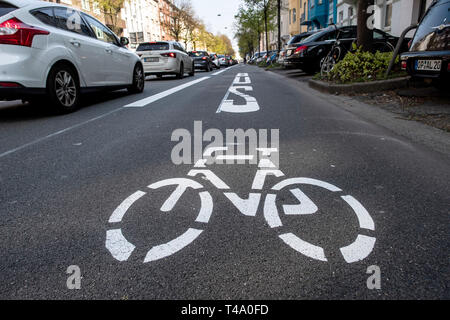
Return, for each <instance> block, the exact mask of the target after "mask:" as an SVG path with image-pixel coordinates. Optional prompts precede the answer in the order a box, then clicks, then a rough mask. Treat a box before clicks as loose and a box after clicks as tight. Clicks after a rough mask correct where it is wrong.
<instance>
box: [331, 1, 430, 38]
mask: <svg viewBox="0 0 450 320" xmlns="http://www.w3.org/2000/svg"><path fill="white" fill-rule="evenodd" d="M330 1H331V0H330ZM357 3H358V2H357V0H338V1H337V4H336V7H335V12H336V13H337V19H336V24H337V25H342V26H350V25H356V24H357V23H358V21H357V10H358V5H357ZM431 3H432V0H375V1H374V7H373V17H374V27H375V28H377V29H380V30H383V31H385V32H388V33H390V34H392V35H394V36H400V34H401V33H402V32H403V30H405V29H406V28H407V27H408V26H410V25H411V24H414V23H417V22H419V19H420V18H421V17H422V15H423V14H424V13H425V11H426V9H427V8H428V7H429V6H430V4H431ZM330 7H331V4H330ZM413 32H414V31H411V32H410V34H408V35H409V36H411V35H412V34H413Z"/></svg>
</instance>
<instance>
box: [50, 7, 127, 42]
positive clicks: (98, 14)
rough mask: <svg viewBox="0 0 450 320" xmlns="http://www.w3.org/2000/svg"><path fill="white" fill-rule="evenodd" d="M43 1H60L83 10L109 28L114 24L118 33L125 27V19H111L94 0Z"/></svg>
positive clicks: (120, 33)
mask: <svg viewBox="0 0 450 320" xmlns="http://www.w3.org/2000/svg"><path fill="white" fill-rule="evenodd" d="M44 1H47V2H53V3H61V4H64V5H67V6H70V7H73V8H76V9H78V10H81V11H83V12H86V13H88V14H90V15H91V16H94V17H95V18H96V19H98V20H99V21H100V22H102V23H103V24H105V25H107V26H108V27H110V28H111V26H112V25H114V26H116V27H117V29H115V31H116V32H117V33H119V35H122V32H123V30H124V28H125V21H124V20H123V19H115V21H112V19H111V17H109V16H108V15H107V14H105V13H104V12H102V10H101V9H100V7H99V5H98V2H97V1H95V0H44Z"/></svg>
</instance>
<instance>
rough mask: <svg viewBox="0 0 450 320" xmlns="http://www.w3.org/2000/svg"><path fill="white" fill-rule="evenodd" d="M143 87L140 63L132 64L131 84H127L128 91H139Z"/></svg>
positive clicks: (143, 77) (142, 72) (142, 70)
mask: <svg viewBox="0 0 450 320" xmlns="http://www.w3.org/2000/svg"><path fill="white" fill-rule="evenodd" d="M144 87H145V76H144V68H143V67H142V64H140V63H138V64H136V65H135V66H134V70H133V84H132V85H131V86H129V87H128V88H127V89H128V92H129V93H141V92H142V91H144Z"/></svg>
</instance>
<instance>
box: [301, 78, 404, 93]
mask: <svg viewBox="0 0 450 320" xmlns="http://www.w3.org/2000/svg"><path fill="white" fill-rule="evenodd" d="M410 78H411V77H409V76H408V77H402V78H396V79H389V80H379V81H372V82H358V83H352V84H330V83H327V82H324V81H320V80H313V79H311V80H309V81H308V83H309V86H310V87H311V88H313V89H316V90H319V91H322V92H325V93H331V94H352V93H370V92H376V91H384V90H393V89H401V88H406V87H407V86H408V83H409V80H410Z"/></svg>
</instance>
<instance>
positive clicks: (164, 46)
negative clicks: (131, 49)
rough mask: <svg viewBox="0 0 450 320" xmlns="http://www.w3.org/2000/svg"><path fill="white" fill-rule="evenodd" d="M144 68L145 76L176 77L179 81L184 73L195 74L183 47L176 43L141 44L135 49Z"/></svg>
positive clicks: (191, 62) (192, 62) (192, 64)
mask: <svg viewBox="0 0 450 320" xmlns="http://www.w3.org/2000/svg"><path fill="white" fill-rule="evenodd" d="M136 53H137V55H138V56H139V57H140V58H141V61H142V64H143V66H144V73H145V76H150V75H156V76H157V77H158V78H161V77H162V76H163V75H167V74H171V75H176V76H177V78H179V79H181V78H183V77H184V74H185V73H186V72H188V73H189V75H190V76H193V75H194V73H195V67H194V60H193V59H192V58H191V57H190V56H189V55H188V54H187V52H186V51H185V50H184V48H183V46H182V45H181V44H179V43H178V42H176V41H159V42H145V43H141V44H140V45H139V46H138V47H137V49H136Z"/></svg>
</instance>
